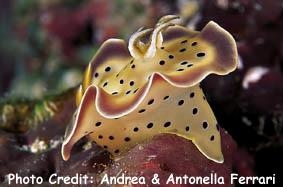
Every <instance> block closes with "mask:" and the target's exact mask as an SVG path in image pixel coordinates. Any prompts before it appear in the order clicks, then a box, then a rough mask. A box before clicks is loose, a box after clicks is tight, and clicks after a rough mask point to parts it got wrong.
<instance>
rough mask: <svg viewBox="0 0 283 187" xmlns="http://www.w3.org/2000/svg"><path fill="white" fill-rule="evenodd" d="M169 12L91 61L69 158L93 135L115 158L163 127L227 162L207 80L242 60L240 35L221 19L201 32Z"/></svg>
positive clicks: (70, 134) (69, 137)
mask: <svg viewBox="0 0 283 187" xmlns="http://www.w3.org/2000/svg"><path fill="white" fill-rule="evenodd" d="M176 19H178V17H177V16H173V15H168V16H164V17H162V18H161V19H160V20H159V22H158V23H157V24H156V26H155V28H153V29H146V30H141V29H140V30H138V31H137V32H136V33H134V34H133V35H132V36H131V38H130V40H129V45H128V49H127V47H126V44H125V42H124V41H123V40H119V39H109V40H107V41H106V42H105V43H104V44H103V45H102V46H101V48H100V49H99V51H98V52H97V54H96V55H95V56H94V58H93V59H92V60H91V62H90V63H89V65H88V67H87V70H86V72H85V74H84V79H83V82H82V85H81V86H80V88H79V90H78V91H77V98H76V100H77V105H78V109H77V111H76V113H75V115H74V119H73V122H72V124H71V125H70V126H69V128H68V129H67V130H66V136H65V140H64V142H63V145H62V155H63V158H64V159H65V160H67V159H68V158H69V157H70V152H71V149H72V147H73V145H74V144H75V143H76V142H77V141H78V140H79V139H80V138H82V137H83V136H86V135H87V136H88V137H89V138H90V139H91V140H93V141H95V142H96V143H97V144H98V145H100V146H102V147H104V148H105V149H107V150H108V151H109V152H110V153H112V155H113V156H114V157H115V158H118V157H119V156H120V155H121V154H122V153H125V152H126V151H128V150H129V149H130V148H132V147H133V146H134V145H136V144H138V143H141V142H144V141H146V140H148V139H151V138H152V137H153V136H154V135H156V134H160V133H170V134H175V135H178V136H181V137H183V138H185V139H188V140H192V142H193V143H194V145H195V146H196V147H197V148H198V150H199V151H200V152H201V153H203V155H205V156H206V157H207V158H208V159H210V160H213V161H215V162H218V163H222V162H223V155H222V152H221V140H220V134H219V126H218V124H217V121H216V119H215V117H214V114H213V112H212V110H211V108H210V106H209V104H208V103H207V101H206V99H205V96H204V94H203V92H202V90H201V88H200V86H199V84H200V82H201V81H202V80H203V79H204V78H205V77H206V76H207V75H209V74H211V73H213V74H218V75H225V74H228V73H230V72H231V71H233V70H235V68H236V66H237V50H236V44H235V41H234V39H233V37H232V36H231V35H230V34H229V33H228V32H227V31H225V30H224V29H223V28H221V27H220V26H218V25H217V24H216V23H214V22H209V23H208V24H207V25H206V26H205V27H204V28H203V30H202V31H201V32H197V31H192V30H190V29H188V28H186V27H182V26H179V25H176V24H175V23H174V22H175V20H176Z"/></svg>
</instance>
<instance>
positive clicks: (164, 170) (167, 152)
mask: <svg viewBox="0 0 283 187" xmlns="http://www.w3.org/2000/svg"><path fill="white" fill-rule="evenodd" d="M221 138H222V141H221V142H222V151H223V155H224V163H223V164H219V163H216V162H213V161H211V160H208V159H206V157H205V156H203V155H202V154H201V153H200V152H199V150H198V149H197V148H196V147H195V146H194V144H193V143H192V142H191V141H187V140H185V139H183V138H181V137H178V136H176V135H170V134H162V135H157V136H155V137H154V138H153V139H152V140H151V141H150V142H148V143H144V144H140V145H137V146H135V147H134V148H133V149H131V150H130V151H129V152H128V153H127V154H126V155H125V157H123V158H121V159H120V160H118V161H117V162H115V163H114V164H113V165H112V166H111V167H110V168H108V169H107V170H106V172H105V173H107V174H108V175H109V176H119V175H121V174H122V173H125V174H126V175H127V176H144V177H145V178H146V179H147V180H150V179H151V178H152V176H153V175H154V174H158V175H159V178H160V181H162V182H161V184H164V182H165V181H166V180H167V178H168V176H169V175H170V174H171V173H173V174H174V175H176V176H183V175H185V174H186V175H188V176H210V174H211V172H215V173H217V175H218V176H223V177H224V178H225V185H223V186H233V185H231V184H230V182H229V176H230V173H231V172H232V158H233V154H234V153H235V151H236V143H235V142H234V140H233V139H232V138H231V136H230V135H229V134H228V133H227V132H225V131H224V130H222V129H221ZM105 173H103V174H102V175H104V174H105ZM102 177H103V176H102ZM135 186H139V185H135ZM180 186H182V185H180ZM183 186H189V185H183ZM191 186H194V185H191ZM199 186H202V185H199ZM204 186H205V185H204ZM210 186H217V185H210Z"/></svg>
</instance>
